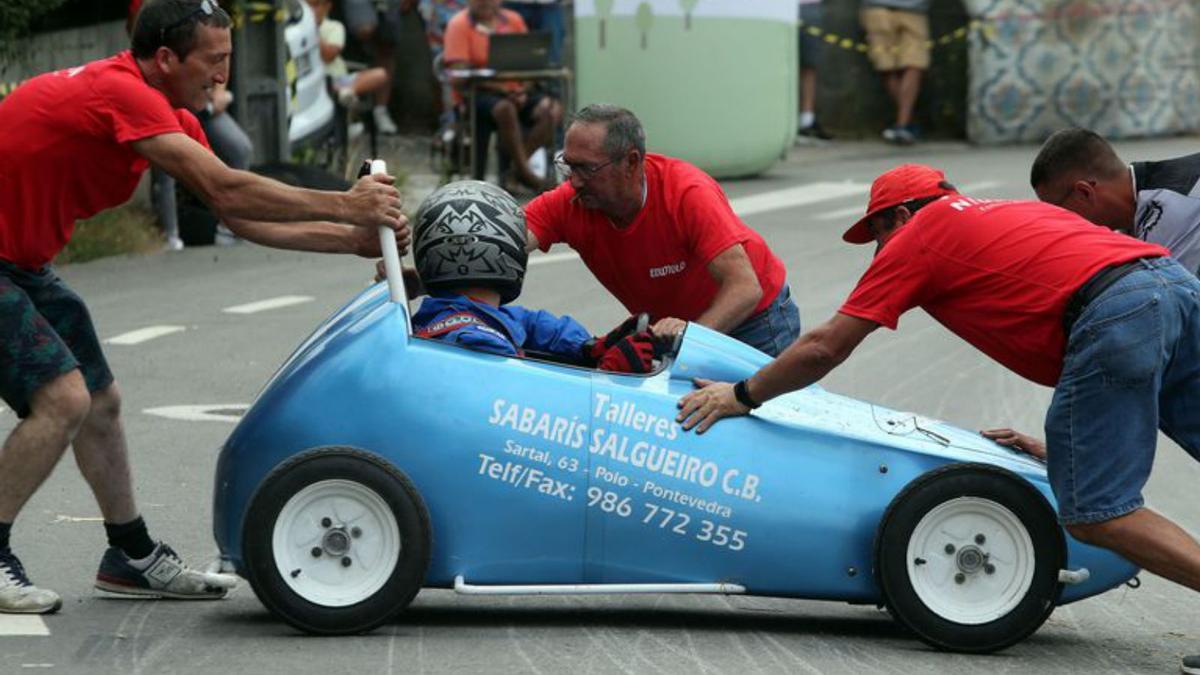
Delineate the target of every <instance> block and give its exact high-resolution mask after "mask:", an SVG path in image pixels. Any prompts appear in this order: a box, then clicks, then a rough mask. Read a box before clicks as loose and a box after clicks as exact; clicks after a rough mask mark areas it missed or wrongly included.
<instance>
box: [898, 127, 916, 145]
mask: <svg viewBox="0 0 1200 675" xmlns="http://www.w3.org/2000/svg"><path fill="white" fill-rule="evenodd" d="M892 142H893V143H895V144H896V145H912V144H913V143H916V142H917V135H916V134H915V133H913V130H912V128H911V127H896V136H895V138H893V139H892Z"/></svg>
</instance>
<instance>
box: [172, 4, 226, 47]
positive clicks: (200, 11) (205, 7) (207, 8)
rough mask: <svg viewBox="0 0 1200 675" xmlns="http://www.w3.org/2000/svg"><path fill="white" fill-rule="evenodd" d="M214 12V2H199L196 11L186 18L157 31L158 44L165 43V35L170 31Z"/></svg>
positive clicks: (189, 13) (215, 5)
mask: <svg viewBox="0 0 1200 675" xmlns="http://www.w3.org/2000/svg"><path fill="white" fill-rule="evenodd" d="M216 11H217V4H216V2H214V0H200V5H199V6H198V7H196V9H193V10H192V11H191V12H188V14H187V16H184V17H183V18H182V19H180V20H178V21H176V22H174V23H172V24H171V25H169V26H167V27H166V28H163V29H162V30H161V31H159V33H158V41H159V42H163V41H165V40H166V39H167V33H170V32H171V31H173V30H175V29H176V28H179V27H180V26H182V25H184V24H185V23H188V22H190V21H191V20H192V19H195V18H196V17H198V16H212V15H213V14H214V13H216Z"/></svg>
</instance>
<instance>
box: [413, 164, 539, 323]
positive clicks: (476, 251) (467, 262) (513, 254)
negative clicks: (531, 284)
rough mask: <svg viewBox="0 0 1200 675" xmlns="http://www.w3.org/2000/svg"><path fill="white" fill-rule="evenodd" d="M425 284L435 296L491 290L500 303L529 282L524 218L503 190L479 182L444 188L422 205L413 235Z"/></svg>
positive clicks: (510, 196)
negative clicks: (455, 291) (463, 290)
mask: <svg viewBox="0 0 1200 675" xmlns="http://www.w3.org/2000/svg"><path fill="white" fill-rule="evenodd" d="M413 255H414V256H415V258H416V261H417V274H418V275H420V277H421V283H422V284H423V285H424V286H425V288H426V289H428V290H430V291H432V292H439V291H448V290H450V289H453V288H461V287H463V286H472V285H474V286H486V287H487V288H494V289H496V290H497V291H499V293H500V301H501V302H512V301H513V300H515V299H516V298H517V296H518V295H520V294H521V283H522V282H523V281H524V280H525V262H526V261H527V260H528V258H529V254H528V253H526V251H525V212H524V211H523V210H521V206H520V205H519V204H517V201H516V200H515V199H513V198H512V195H510V194H508V193H507V192H505V191H504V190H502V189H500V188H499V187H496V186H495V185H492V184H490V183H484V182H481V181H476V180H464V181H458V182H455V183H450V184H448V185H444V186H442V187H440V188H438V189H437V190H435V191H434V192H433V194H431V195H429V196H428V197H426V198H425V201H423V202H421V208H420V209H419V210H418V211H417V224H416V227H415V228H414V232H413Z"/></svg>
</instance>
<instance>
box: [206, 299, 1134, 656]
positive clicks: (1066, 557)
mask: <svg viewBox="0 0 1200 675" xmlns="http://www.w3.org/2000/svg"><path fill="white" fill-rule="evenodd" d="M397 297H403V295H402V292H401V293H397V291H396V289H395V288H393V289H392V294H391V298H392V299H389V293H388V288H387V286H386V284H383V283H381V284H377V285H375V286H374V287H372V288H369V289H367V290H365V291H363V292H362V293H361V294H360V295H359V296H358V297H357V298H355V299H354V300H353V301H351V302H350V303H349V304H348V305H346V306H345V307H343V308H342V309H341V310H339V311H338V312H336V313H335V314H334V315H333V316H331V317H330V318H329V319H327V320H326V321H325V322H324V323H323V324H322V325H321V326H320V327H319V328H318V329H317V330H316V332H315V333H313V335H312V336H311V337H309V338H308V339H307V340H306V341H305V342H304V343H303V344H302V345H301V346H300V347H299V348H298V349H297V350H296V351H295V353H294V354H292V356H291V357H289V359H288V360H287V361H286V362H285V363H284V364H283V366H282V367H281V368H280V369H279V371H278V372H277V373H276V374H275V375H274V377H273V378H272V379H271V380H270V381H269V382H268V383H267V385H266V387H265V388H264V390H263V391H262V392H261V393H260V395H259V396H258V398H257V400H256V402H255V403H254V405H253V406H251V408H250V409H249V410H248V411H247V413H246V415H245V416H244V417H243V419H242V420H241V422H240V423H239V424H238V426H237V428H236V429H235V430H234V432H233V433H232V435H231V436H230V437H229V439H228V441H227V442H226V443H225V445H224V447H223V449H222V450H221V453H220V459H219V462H218V466H217V472H216V485H215V491H214V514H213V519H214V533H215V536H216V540H217V544H218V546H219V548H220V552H221V560H222V563H221V565H222V568H223V569H224V570H226V571H232V572H236V573H237V574H239V575H241V576H243V577H245V578H246V579H248V580H249V582H250V585H251V586H252V588H253V589H254V592H255V593H256V594H257V596H258V598H259V599H260V600H261V601H262V603H263V604H264V605H265V606H266V607H267V608H268V609H269V610H270V611H271V612H273V613H274V614H276V615H277V616H278V617H280V618H282V619H283V620H284V621H286V622H288V623H289V624H291V625H293V626H295V627H297V628H299V629H300V630H303V631H307V632H310V633H316V634H345V633H356V632H361V631H367V630H370V629H372V628H375V627H376V626H379V625H380V624H382V623H384V622H386V621H388V620H389V618H391V617H393V616H394V615H396V614H397V613H398V612H400V611H401V610H403V609H404V607H405V606H407V605H408V604H409V602H410V601H411V600H412V599H413V597H414V596H415V595H416V594H417V592H418V591H419V590H420V589H421V588H453V589H454V590H456V591H457V592H459V593H463V594H553V593H564V594H565V593H722V594H747V595H759V596H777V597H790V598H808V599H826V600H840V601H845V602H850V603H862V604H875V605H881V606H886V607H887V609H888V610H889V611H890V613H891V614H892V615H893V616H894V617H895V618H896V619H897V620H898V621H899V622H900V623H902V624H903V625H904V626H906V627H908V628H909V629H911V631H912V632H913V633H914V634H915V635H916V636H917V637H919V638H920V639H922V640H924V641H926V642H928V643H929V644H931V645H934V646H936V647H938V648H942V649H949V650H958V651H965V652H987V651H993V650H997V649H1002V648H1004V647H1006V646H1009V645H1011V644H1013V643H1015V642H1017V641H1019V640H1021V639H1023V638H1025V637H1026V636H1028V635H1029V634H1031V633H1032V632H1033V631H1035V630H1036V629H1037V628H1038V627H1039V626H1040V625H1041V624H1042V623H1043V622H1044V621H1045V620H1046V618H1047V617H1048V616H1049V615H1050V613H1051V612H1052V611H1053V610H1054V608H1055V606H1057V605H1060V604H1065V603H1069V602H1074V601H1076V600H1081V599H1083V598H1086V597H1089V596H1092V595H1095V594H1098V593H1102V592H1104V591H1106V590H1108V589H1111V588H1113V587H1115V586H1118V585H1120V584H1122V583H1124V582H1126V581H1128V580H1130V579H1131V578H1132V577H1133V576H1134V575H1135V574H1136V572H1137V569H1136V568H1135V567H1134V566H1133V565H1132V564H1130V563H1129V562H1127V561H1125V560H1124V559H1122V558H1120V557H1118V556H1116V555H1114V554H1112V553H1109V552H1107V551H1104V550H1101V549H1098V548H1094V547H1091V546H1088V545H1085V544H1083V543H1080V542H1078V541H1076V540H1074V539H1072V538H1071V537H1070V536H1068V535H1067V534H1066V533H1065V532H1064V531H1063V529H1062V528H1061V527H1059V526H1058V525H1057V524H1056V521H1055V514H1054V497H1053V495H1052V494H1051V492H1050V488H1049V486H1048V484H1047V481H1046V473H1045V468H1044V466H1043V465H1042V464H1040V463H1039V462H1037V461H1035V460H1033V459H1031V458H1028V457H1026V456H1024V455H1020V454H1017V453H1015V452H1012V451H1010V450H1008V449H1005V448H1002V447H1000V446H998V445H994V444H992V443H991V442H989V441H987V440H985V439H983V438H981V437H980V436H979V435H978V434H975V433H971V432H967V431H964V430H960V429H957V428H954V427H951V426H948V425H946V424H943V423H941V422H938V421H935V420H929V419H924V418H921V417H919V416H915V415H912V414H909V413H899V412H895V411H891V410H887V409H884V408H881V407H878V406H874V405H871V404H868V403H864V402H860V401H857V400H854V399H850V398H846V397H843V396H838V395H836V394H832V393H829V392H827V391H825V390H823V389H821V388H820V387H818V386H812V387H808V388H807V389H804V390H802V391H799V392H795V393H792V394H789V395H786V396H781V397H779V398H777V399H775V400H772V401H770V402H768V403H767V404H766V405H764V406H762V407H761V408H759V409H758V410H756V411H754V413H753V414H752V415H750V416H747V417H740V418H732V419H729V420H726V421H723V422H721V423H719V424H717V425H716V426H715V427H713V428H712V429H711V430H710V431H709V432H708V433H706V434H704V435H696V434H694V433H690V432H684V431H683V430H682V429H681V428H680V427H679V425H678V424H676V423H675V422H674V417H675V414H676V402H677V401H678V399H679V398H680V396H682V395H683V394H685V393H686V392H688V391H690V390H691V389H692V386H693V385H692V378H693V377H704V378H711V379H718V380H726V381H735V380H738V379H741V378H743V377H746V376H748V375H750V374H751V373H753V372H754V371H755V370H756V369H758V368H759V367H761V366H762V365H763V364H765V363H767V361H768V357H767V356H766V355H764V354H763V353H761V352H759V351H757V350H755V349H753V348H751V347H748V346H746V345H744V344H742V343H740V342H737V341H735V340H733V339H731V338H729V337H727V336H725V335H722V334H719V333H716V332H714V331H710V330H707V329H705V328H704V327H703V326H699V325H696V324H691V325H689V326H688V328H687V330H686V332H685V333H684V336H683V339H682V340H680V341H678V343H677V346H676V348H675V349H673V350H671V351H670V352H669V353H667V354H666V355H665V357H664V358H663V359H662V361H661V363H660V364H659V367H658V368H657V370H656V371H655V372H653V373H651V374H649V375H624V374H615V373H610V372H601V371H597V370H593V369H590V368H584V367H578V366H573V365H567V364H563V363H554V362H550V361H548V360H544V359H538V358H508V357H503V356H497V355H494V354H489V353H482V352H476V351H471V350H468V349H464V348H462V347H458V346H454V345H450V344H445V343H441V342H437V341H433V340H427V339H422V338H417V337H414V336H413V335H412V331H411V326H410V324H409V316H408V308H407V307H406V305H405V304H404V303H403V302H396V301H395V300H394V298H397Z"/></svg>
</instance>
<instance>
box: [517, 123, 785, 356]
mask: <svg viewBox="0 0 1200 675" xmlns="http://www.w3.org/2000/svg"><path fill="white" fill-rule="evenodd" d="M556 162H557V164H558V166H559V170H560V171H561V172H563V173H565V174H566V175H567V176H568V177H569V179H568V181H567V182H566V183H563V184H562V185H560V186H558V188H556V189H555V190H552V191H550V192H547V193H545V194H543V195H541V196H539V197H538V198H536V199H534V200H533V201H532V202H530V203H529V204H528V206H526V207H525V218H526V224H527V226H528V227H529V243H528V247H529V249H530V250H532V249H533V248H541V249H542V250H543V251H546V250H548V249H549V248H550V247H551V246H552V245H554V244H556V243H558V242H565V243H566V244H567V245H568V246H570V247H571V248H573V249H575V250H576V251H578V252H579V255H580V256H581V257H582V258H583V261H584V263H586V264H587V266H588V269H590V270H591V271H592V273H593V274H595V275H596V278H597V279H598V280H599V281H600V283H601V284H603V285H604V287H605V288H607V289H608V290H609V292H610V293H612V294H613V295H615V296H616V297H617V299H618V300H620V301H621V304H623V305H625V308H626V309H628V310H629V311H630V313H633V314H637V313H639V312H649V313H650V315H651V316H653V317H654V318H655V319H656V320H658V323H656V324H655V332H656V334H658V335H664V334H672V333H677V332H679V331H680V330H682V327H683V321H695V322H697V323H700V324H703V325H705V326H707V327H709V328H712V329H714V330H718V331H721V332H724V333H728V334H730V335H732V336H733V337H735V338H737V339H739V340H741V341H743V342H745V343H747V344H749V345H751V346H753V347H757V348H758V349H761V350H762V351H764V352H766V353H768V354H771V355H772V356H775V355H777V354H779V353H780V352H781V351H783V349H784V348H786V347H787V346H788V345H789V344H791V343H792V341H793V340H795V339H796V337H798V336H799V334H800V313H799V311H798V310H797V309H796V305H795V303H794V302H792V299H791V293H790V291H789V289H788V286H787V271H786V270H785V269H784V267H783V263H782V262H780V260H779V258H777V257H776V256H775V254H774V253H772V252H771V249H769V248H767V244H766V242H764V241H763V238H762V236H760V235H759V234H758V233H757V232H755V231H754V230H752V229H750V228H749V227H747V226H746V224H745V223H743V222H742V221H741V219H740V218H738V217H737V215H736V214H735V213H734V212H733V209H732V207H730V205H729V200H728V199H727V198H726V197H725V193H724V192H723V191H722V190H721V186H720V185H718V184H717V182H716V181H715V180H713V179H712V177H710V176H708V175H707V174H705V173H704V172H703V171H701V170H700V169H698V168H696V167H694V166H692V165H691V164H688V163H687V162H684V161H682V160H678V159H672V158H670V157H665V156H663V155H656V154H647V153H646V134H645V132H644V131H643V130H642V125H641V123H640V122H639V121H638V119H637V117H635V116H634V114H633V113H631V112H629V111H628V110H625V109H624V108H619V107H617V106H614V105H607V104H596V105H590V106H587V107H586V108H584V109H583V110H580V111H579V113H578V114H577V115H576V116H575V119H574V121H573V122H572V123H571V126H570V128H568V129H567V135H566V143H565V144H564V149H563V152H562V153H560V156H559V157H558V158H557V159H556Z"/></svg>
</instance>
